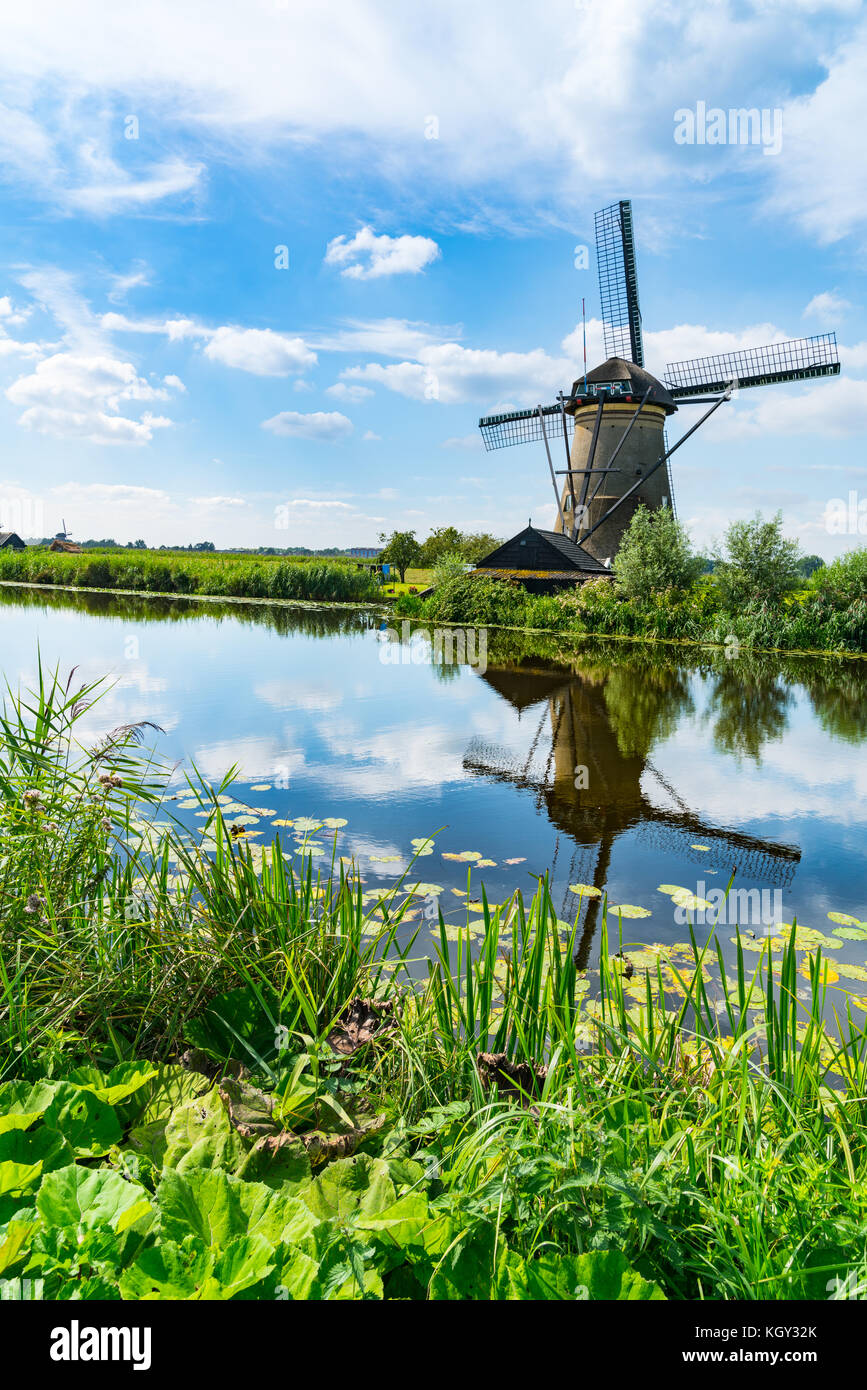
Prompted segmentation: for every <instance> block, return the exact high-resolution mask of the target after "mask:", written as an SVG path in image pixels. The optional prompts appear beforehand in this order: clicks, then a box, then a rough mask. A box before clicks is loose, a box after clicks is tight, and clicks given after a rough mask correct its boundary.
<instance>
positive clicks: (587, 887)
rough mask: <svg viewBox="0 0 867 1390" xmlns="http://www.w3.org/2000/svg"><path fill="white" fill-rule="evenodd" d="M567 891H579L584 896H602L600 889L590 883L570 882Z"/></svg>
mask: <svg viewBox="0 0 867 1390" xmlns="http://www.w3.org/2000/svg"><path fill="white" fill-rule="evenodd" d="M569 892H570V893H580V894H581V895H582V896H583V897H585V898H600V897H601V896H602V889H601V888H594V887H593V884H592V883H570V884H569Z"/></svg>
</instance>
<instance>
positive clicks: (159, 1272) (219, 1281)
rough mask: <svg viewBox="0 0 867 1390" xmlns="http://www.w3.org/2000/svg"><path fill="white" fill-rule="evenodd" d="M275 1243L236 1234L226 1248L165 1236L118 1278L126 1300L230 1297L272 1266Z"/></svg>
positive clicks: (250, 1286)
mask: <svg viewBox="0 0 867 1390" xmlns="http://www.w3.org/2000/svg"><path fill="white" fill-rule="evenodd" d="M273 1256H274V1248H273V1246H272V1245H271V1243H270V1242H269V1241H267V1240H266V1239H265V1238H264V1237H263V1236H261V1235H243V1236H236V1237H235V1239H234V1240H231V1241H230V1242H229V1244H228V1245H227V1246H226V1248H225V1250H222V1251H219V1252H217V1251H215V1250H213V1249H209V1248H208V1247H207V1246H205V1244H204V1243H203V1242H202V1241H201V1240H200V1239H199V1238H198V1237H197V1236H187V1237H186V1238H185V1239H184V1241H183V1242H182V1243H180V1244H178V1243H177V1242H176V1241H172V1240H165V1241H161V1242H160V1244H159V1245H154V1246H151V1247H149V1248H148V1249H146V1250H143V1251H142V1253H141V1254H140V1255H139V1256H138V1258H137V1259H136V1261H135V1262H134V1263H133V1264H132V1265H130V1267H129V1268H128V1269H126V1270H124V1272H123V1274H122V1275H121V1278H120V1291H121V1295H122V1296H123V1297H124V1298H126V1299H135V1300H143V1301H151V1300H153V1299H179V1300H180V1299H182V1300H194V1299H197V1300H198V1299H230V1298H236V1297H238V1296H239V1295H240V1294H242V1293H245V1292H247V1291H248V1290H251V1289H254V1288H256V1287H257V1285H260V1284H261V1283H262V1281H263V1280H264V1279H266V1278H267V1276H268V1275H269V1274H271V1273H272V1272H273V1270H274V1268H275V1264H274V1259H273Z"/></svg>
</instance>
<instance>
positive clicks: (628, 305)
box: [595, 200, 644, 367]
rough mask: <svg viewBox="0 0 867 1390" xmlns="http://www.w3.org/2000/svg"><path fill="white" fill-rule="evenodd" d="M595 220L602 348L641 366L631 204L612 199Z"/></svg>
mask: <svg viewBox="0 0 867 1390" xmlns="http://www.w3.org/2000/svg"><path fill="white" fill-rule="evenodd" d="M595 220H596V268H597V270H598V272H599V297H600V299H601V301H602V332H603V335H604V337H605V351H606V354H607V355H608V356H609V357H623V358H625V360H626V361H627V362H634V363H635V364H636V365H637V366H639V367H643V366H644V344H643V342H642V337H641V309H640V307H639V304H638V275H637V270H636V262H635V238H634V236H633V232H632V204H631V203H630V202H629V201H628V200H622V201H621V202H619V203H612V204H611V206H610V207H607V208H602V209H601V211H599V212H597V213H596V219H595Z"/></svg>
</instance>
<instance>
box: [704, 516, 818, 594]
mask: <svg viewBox="0 0 867 1390" xmlns="http://www.w3.org/2000/svg"><path fill="white" fill-rule="evenodd" d="M782 528H783V519H782V513H781V512H777V514H776V516H775V517H773V519H772V520H771V521H763V520H762V516H761V513H760V512H756V515H755V517H754V518H753V520H752V521H733V522H732V524H731V526H730V527H729V528H728V530H727V531H726V534H725V551H724V552H723V551H721V550H720V549H719V547H717V548H716V549H715V550H714V561H715V568H714V577H715V579H716V582H717V584H718V585H719V589H720V597H721V599H722V602H723V605H724V606H725V607H726V608H727V609H728V610H729V612H731V613H737V612H739V611H740V609H741V608H742V607H743V606H744V605H745V604H748V603H752V602H757V603H771V604H779V603H780V602H781V600H782V599H783V597H784V595H785V594H787V593H789V592H790V591H791V590H792V589H795V588H797V586H798V582H799V580H800V578H801V575H800V571H799V568H798V566H799V563H800V559H801V550H800V546H799V545H798V542H797V541H791V540H787V538H786V537H785V536H784V535H783V530H782Z"/></svg>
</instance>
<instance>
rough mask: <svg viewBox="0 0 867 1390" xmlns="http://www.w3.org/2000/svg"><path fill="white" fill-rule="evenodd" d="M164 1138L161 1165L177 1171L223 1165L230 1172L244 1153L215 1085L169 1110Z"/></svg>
mask: <svg viewBox="0 0 867 1390" xmlns="http://www.w3.org/2000/svg"><path fill="white" fill-rule="evenodd" d="M165 1139H166V1147H165V1151H164V1153H163V1156H162V1161H163V1167H165V1168H177V1170H178V1172H179V1173H184V1172H186V1171H187V1170H188V1169H190V1168H226V1169H228V1170H229V1171H230V1172H232V1171H233V1170H234V1169H235V1168H236V1167H237V1165H238V1164H239V1163H240V1161H241V1159H242V1158H243V1157H244V1154H245V1147H244V1143H243V1140H242V1139H241V1137H240V1135H238V1134H237V1133H236V1131H235V1130H234V1129H233V1128H232V1126H231V1124H230V1123H229V1117H228V1115H227V1114H226V1107H225V1105H224V1104H223V1102H222V1100H221V1099H220V1093H219V1091H218V1089H217V1087H216V1086H214V1087H213V1088H212V1089H211V1090H210V1091H208V1093H207V1094H206V1095H203V1096H197V1097H196V1098H195V1099H194V1100H188V1101H187V1102H186V1104H184V1105H179V1106H178V1107H177V1109H176V1110H174V1111H173V1112H172V1115H171V1117H170V1119H169V1121H168V1124H167V1125H166V1128H165Z"/></svg>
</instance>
